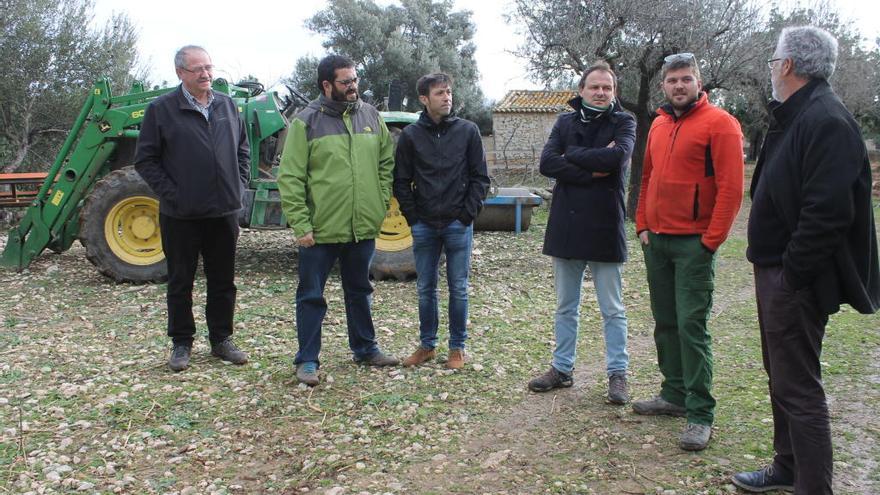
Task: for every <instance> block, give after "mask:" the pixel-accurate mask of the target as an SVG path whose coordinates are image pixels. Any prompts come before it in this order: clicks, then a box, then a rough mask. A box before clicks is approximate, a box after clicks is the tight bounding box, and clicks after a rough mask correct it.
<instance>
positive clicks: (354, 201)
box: [278, 95, 394, 244]
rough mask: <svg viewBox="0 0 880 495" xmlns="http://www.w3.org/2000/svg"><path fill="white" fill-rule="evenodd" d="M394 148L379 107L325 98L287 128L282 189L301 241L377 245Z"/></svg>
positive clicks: (280, 174)
mask: <svg viewBox="0 0 880 495" xmlns="http://www.w3.org/2000/svg"><path fill="white" fill-rule="evenodd" d="M393 169H394V143H393V142H392V140H391V135H390V134H389V132H388V128H387V127H386V126H385V122H384V121H383V120H382V117H381V116H380V115H379V112H378V111H376V109H375V108H373V107H372V106H370V105H369V104H367V103H364V102H362V101H360V100H358V101H355V102H353V103H349V102H338V101H333V100H330V99H327V98H325V97H324V96H323V95H321V96H320V97H319V98H318V99H316V100H314V101H312V102H311V103H309V105H308V106H307V107H306V108H304V109H303V110H302V111H300V112H299V113H298V114H297V116H296V117H295V118H294V120H293V121H292V122H291V123H290V127H289V130H288V132H287V140H286V141H285V144H284V151H283V152H282V154H281V165H280V167H279V170H278V190H279V192H280V193H281V207H282V210H283V212H284V216H285V218H286V219H287V223H288V224H289V225H290V226H291V227H292V228H293V232H294V235H296V237H302V236H304V235H305V234H308V233H309V232H311V233H312V235H313V237H314V239H315V242H316V243H318V244H325V243H339V242H357V241H360V240H364V239H375V238H376V237H377V236H378V235H379V227H380V226H381V225H382V221H383V220H384V218H385V211H386V210H387V209H388V202H389V200H390V198H391V180H392V171H393Z"/></svg>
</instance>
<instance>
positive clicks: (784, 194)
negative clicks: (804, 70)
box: [748, 79, 880, 314]
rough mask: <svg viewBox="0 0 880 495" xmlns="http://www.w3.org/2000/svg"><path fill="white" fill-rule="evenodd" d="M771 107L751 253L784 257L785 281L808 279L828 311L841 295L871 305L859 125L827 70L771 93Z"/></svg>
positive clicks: (870, 238)
mask: <svg viewBox="0 0 880 495" xmlns="http://www.w3.org/2000/svg"><path fill="white" fill-rule="evenodd" d="M771 112H772V116H773V122H772V124H771V126H770V129H769V130H768V132H767V137H766V138H765V140H764V145H763V146H762V148H761V154H760V156H759V158H758V163H757V165H756V167H755V173H754V175H753V177H752V184H751V188H750V190H749V194H750V196H751V197H752V210H751V213H750V215H749V231H748V238H749V248H748V258H749V260H750V261H751V262H752V263H754V264H756V265H759V266H773V265H776V266H779V265H782V268H783V279H784V282H785V283H786V284H787V285H788V286H790V287H791V288H792V289H795V290H800V289H803V288H806V287H809V288H812V290H813V291H814V293H815V294H816V299H817V302H818V304H819V308H820V309H821V310H822V311H824V312H825V314H832V313H835V312H837V311H838V310H839V309H840V305H841V304H849V305H851V306H852V307H853V308H855V309H856V310H857V311H859V312H862V313H874V312H876V311H877V309H878V308H880V268H878V265H880V263H878V255H877V233H876V230H875V224H874V210H873V206H872V201H871V168H870V165H869V163H868V152H867V149H866V148H865V142H864V140H863V139H862V135H861V132H860V131H859V128H858V125H857V124H856V122H855V120H854V119H853V117H852V115H851V114H850V113H849V111H848V110H847V109H846V107H844V105H843V103H841V101H840V99H839V98H838V97H837V95H836V94H834V91H833V90H832V89H831V86H830V85H829V84H828V82H827V81H825V80H824V79H814V80H812V81H811V82H809V83H807V85H805V86H804V87H802V88H801V89H799V90H798V91H796V92H795V93H794V94H793V95H791V96H790V97H789V98H788V99H787V100H785V102H784V103H781V104H780V103H778V102H774V103H773V104H772V105H771Z"/></svg>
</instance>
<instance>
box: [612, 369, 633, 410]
mask: <svg viewBox="0 0 880 495" xmlns="http://www.w3.org/2000/svg"><path fill="white" fill-rule="evenodd" d="M608 402H610V403H612V404H616V405H618V406H620V405H623V404H626V403H627V402H629V387H627V384H626V373H624V372H617V373H613V374H612V375H611V376H609V377H608Z"/></svg>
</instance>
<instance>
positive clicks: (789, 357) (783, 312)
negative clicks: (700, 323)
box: [733, 26, 880, 495]
mask: <svg viewBox="0 0 880 495" xmlns="http://www.w3.org/2000/svg"><path fill="white" fill-rule="evenodd" d="M836 61H837V41H836V40H835V39H834V38H833V37H832V36H831V35H830V34H828V33H827V32H826V31H823V30H821V29H818V28H815V27H812V26H806V27H792V28H786V29H784V30H783V31H782V35H781V36H780V38H779V42H778V44H777V46H776V51H775V53H774V54H773V57H772V58H770V60H768V61H767V63H768V65H769V67H770V82H771V84H772V85H773V101H772V102H771V103H770V112H771V116H772V121H771V125H770V129H769V131H768V132H767V137H766V139H765V140H764V145H763V146H762V148H761V153H760V155H759V158H758V163H757V165H756V168H755V173H754V176H753V178H752V184H751V189H750V191H749V192H750V195H751V197H752V210H751V213H750V215H749V227H748V241H749V245H748V251H747V256H748V259H749V261H751V262H752V263H753V265H754V272H755V293H756V299H757V303H758V324H759V326H760V331H761V351H762V354H763V360H764V369H765V370H766V371H767V375H768V377H769V385H770V404H771V407H772V410H773V426H774V431H773V448H774V450H775V452H776V455H775V456H774V458H773V462H772V463H771V464H770V465H769V466H766V467H764V468H763V469H759V470H757V471H751V472H743V473H738V474H735V475H734V476H733V483H734V484H735V485H737V486H739V487H740V488H743V489H745V490H748V491H751V492H764V491H768V490H773V489H788V490H792V489H793V490H794V491H795V492H796V493H798V495H811V494H829V493H832V488H831V482H832V447H831V428H830V425H829V418H828V406H827V404H826V402H825V391H824V390H823V388H822V373H821V367H820V364H819V357H820V355H821V352H822V339H823V337H824V335H825V325H826V324H827V323H828V315H830V314H833V313H836V312H837V311H838V310H839V309H840V305H841V304H849V305H850V306H852V307H853V308H855V309H856V310H858V311H859V312H861V313H874V312H875V311H877V309H878V307H880V270H878V257H877V235H876V232H875V227H874V214H873V211H872V206H871V171H870V167H869V163H868V153H867V150H866V148H865V142H864V140H863V139H862V136H861V133H860V131H859V128H858V126H857V125H856V122H855V120H854V119H853V117H852V115H851V114H850V113H849V111H847V109H846V107H844V105H843V103H841V101H840V99H839V98H838V97H837V95H836V94H834V91H833V90H832V88H831V85H830V84H829V83H828V78H829V77H831V75H832V74H833V73H834V65H835V62H836Z"/></svg>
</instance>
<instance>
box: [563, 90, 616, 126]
mask: <svg viewBox="0 0 880 495" xmlns="http://www.w3.org/2000/svg"><path fill="white" fill-rule="evenodd" d="M583 101H584V98H583V97H582V96H580V95H578V96H575V97H574V98H572V99H570V100H568V106H570V107H571V108H573V109H574V112H575V113H576V114H578V115H580V113H581V109H582V108H583ZM621 111H622V108H621V106H620V103H618V101H617V98H615V99H614V100H613V101H612V102H611V106H609V107H608V109H607V110H605V112H604V113H602V114H601V115H600V116H599V117H597V118H602V117H608V119H609V120H611V121H612V122H614V120H615V119H616V118H617V115H615V114H617V113H618V112H621Z"/></svg>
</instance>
